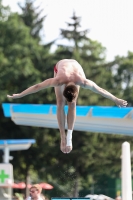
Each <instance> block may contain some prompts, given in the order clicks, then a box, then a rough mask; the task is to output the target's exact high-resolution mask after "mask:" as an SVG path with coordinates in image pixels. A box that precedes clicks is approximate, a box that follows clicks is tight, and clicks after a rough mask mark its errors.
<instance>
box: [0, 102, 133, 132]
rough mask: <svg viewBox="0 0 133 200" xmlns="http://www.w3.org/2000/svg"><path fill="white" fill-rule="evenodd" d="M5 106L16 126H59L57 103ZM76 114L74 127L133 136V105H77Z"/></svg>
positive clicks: (5, 114) (6, 104) (6, 114)
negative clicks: (124, 106)
mask: <svg viewBox="0 0 133 200" xmlns="http://www.w3.org/2000/svg"><path fill="white" fill-rule="evenodd" d="M2 107H3V112H4V116H5V117H11V119H12V121H14V123H15V124H17V125H26V126H39V127H48V128H58V123H57V118H56V112H57V106H56V105H51V104H46V105H38V104H10V103H3V104H2ZM67 110H68V107H67V106H65V113H67ZM76 113H77V116H76V122H75V127H74V130H77V131H91V132H102V133H111V134H113V133H114V134H124V135H133V107H126V108H119V107H105V106H77V107H76ZM66 128H67V127H66Z"/></svg>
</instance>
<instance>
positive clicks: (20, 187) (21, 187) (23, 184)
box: [17, 182, 26, 189]
mask: <svg viewBox="0 0 133 200" xmlns="http://www.w3.org/2000/svg"><path fill="white" fill-rule="evenodd" d="M17 185H18V188H19V189H24V188H25V187H26V184H25V183H24V182H20V183H17Z"/></svg>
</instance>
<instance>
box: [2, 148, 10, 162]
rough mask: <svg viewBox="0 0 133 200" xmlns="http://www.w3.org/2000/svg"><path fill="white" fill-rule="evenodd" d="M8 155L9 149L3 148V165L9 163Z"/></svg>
mask: <svg viewBox="0 0 133 200" xmlns="http://www.w3.org/2000/svg"><path fill="white" fill-rule="evenodd" d="M9 153H10V151H9V147H8V146H5V147H4V155H3V156H4V157H3V162H4V163H9Z"/></svg>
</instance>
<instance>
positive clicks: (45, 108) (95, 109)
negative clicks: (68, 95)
mask: <svg viewBox="0 0 133 200" xmlns="http://www.w3.org/2000/svg"><path fill="white" fill-rule="evenodd" d="M2 108H3V113H4V116H5V117H11V109H12V111H13V112H14V113H26V114H49V113H51V114H53V115H56V113H57V106H56V105H54V104H45V105H38V104H10V103H3V104H2ZM64 110H65V113H67V112H68V106H65V108H64ZM131 111H133V107H126V108H119V107H111V106H110V107H109V106H76V115H77V116H87V115H88V114H89V113H90V112H91V116H92V117H102V118H124V117H125V116H127V115H128V114H129V113H130V112H131ZM132 118H133V117H132Z"/></svg>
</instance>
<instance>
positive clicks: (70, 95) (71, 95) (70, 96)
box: [63, 82, 78, 102]
mask: <svg viewBox="0 0 133 200" xmlns="http://www.w3.org/2000/svg"><path fill="white" fill-rule="evenodd" d="M63 95H64V97H65V98H66V100H67V101H68V102H72V101H73V100H74V99H76V98H77V96H78V88H77V86H76V85H75V84H74V83H72V82H71V83H69V84H67V85H66V87H65V89H64V91H63Z"/></svg>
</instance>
